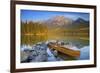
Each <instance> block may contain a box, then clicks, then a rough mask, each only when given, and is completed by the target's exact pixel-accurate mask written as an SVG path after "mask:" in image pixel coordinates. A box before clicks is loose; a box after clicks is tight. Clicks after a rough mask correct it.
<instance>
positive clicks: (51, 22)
mask: <svg viewBox="0 0 100 73" xmlns="http://www.w3.org/2000/svg"><path fill="white" fill-rule="evenodd" d="M72 22H73V20H72V19H69V18H67V17H64V16H54V17H52V18H50V19H48V20H47V21H45V23H46V24H47V25H48V26H51V27H57V26H58V27H59V26H60V27H61V26H64V25H69V24H72Z"/></svg>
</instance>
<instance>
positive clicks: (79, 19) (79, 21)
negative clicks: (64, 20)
mask: <svg viewBox="0 0 100 73" xmlns="http://www.w3.org/2000/svg"><path fill="white" fill-rule="evenodd" d="M74 23H76V24H89V21H86V20H84V19H82V18H78V19H77V20H76V21H74Z"/></svg>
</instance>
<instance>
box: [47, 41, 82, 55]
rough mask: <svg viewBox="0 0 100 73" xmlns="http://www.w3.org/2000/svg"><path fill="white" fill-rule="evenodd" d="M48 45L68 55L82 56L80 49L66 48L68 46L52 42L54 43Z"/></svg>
mask: <svg viewBox="0 0 100 73" xmlns="http://www.w3.org/2000/svg"><path fill="white" fill-rule="evenodd" d="M48 47H49V48H50V49H54V50H57V51H58V52H61V53H63V54H66V55H68V56H72V57H79V56H80V51H79V50H72V49H69V48H66V47H63V46H60V45H55V44H52V43H49V44H48Z"/></svg>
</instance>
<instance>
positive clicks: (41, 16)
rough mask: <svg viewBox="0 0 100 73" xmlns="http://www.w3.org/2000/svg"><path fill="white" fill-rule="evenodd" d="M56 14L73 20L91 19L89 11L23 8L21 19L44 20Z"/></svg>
mask: <svg viewBox="0 0 100 73" xmlns="http://www.w3.org/2000/svg"><path fill="white" fill-rule="evenodd" d="M54 16H65V17H67V18H71V19H73V20H76V19H78V18H83V19H84V20H89V13H82V12H58V11H37V10H21V20H22V21H26V20H27V21H42V20H47V19H49V18H51V17H54Z"/></svg>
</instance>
